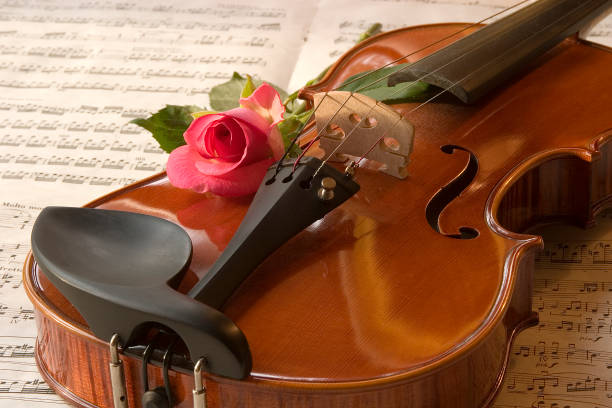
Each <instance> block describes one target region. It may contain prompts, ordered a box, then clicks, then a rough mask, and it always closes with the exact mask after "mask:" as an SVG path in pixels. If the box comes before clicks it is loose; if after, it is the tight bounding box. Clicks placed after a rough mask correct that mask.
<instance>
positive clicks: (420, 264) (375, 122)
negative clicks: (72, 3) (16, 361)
mask: <svg viewBox="0 0 612 408" xmlns="http://www.w3.org/2000/svg"><path fill="white" fill-rule="evenodd" d="M611 6H612V1H609V0H540V1H538V2H536V3H533V4H532V5H530V6H528V7H526V8H523V9H520V10H519V11H518V12H515V13H514V14H512V15H511V16H509V17H505V18H503V19H500V20H498V21H496V22H494V23H492V24H489V25H486V26H481V25H465V24H433V25H423V26H417V27H407V28H402V29H399V30H395V31H390V32H386V33H382V34H379V35H377V36H374V37H372V38H370V39H368V40H366V41H363V42H361V43H359V44H358V45H356V46H355V47H354V48H353V49H351V50H349V51H348V52H347V53H346V54H344V55H343V56H342V57H341V58H340V59H339V60H338V61H337V62H336V63H335V64H334V65H333V66H332V67H331V68H330V69H329V70H328V72H327V74H326V75H325V76H324V78H323V79H322V80H321V81H320V82H319V83H318V84H316V85H314V86H311V87H308V88H305V89H303V90H302V91H301V96H302V97H303V98H304V99H306V100H308V101H310V103H311V105H312V106H318V105H321V108H320V109H319V111H318V112H317V113H315V116H316V118H315V119H314V120H313V121H312V122H311V123H310V125H309V126H308V127H307V128H306V129H305V130H304V136H303V137H304V140H319V143H320V146H321V148H322V149H323V150H324V151H325V153H326V154H327V155H328V156H331V155H332V154H334V156H333V158H332V160H318V159H317V158H316V157H313V158H311V159H306V160H304V162H303V163H300V164H299V165H297V171H296V172H292V166H293V163H291V164H290V165H286V166H285V165H282V166H279V167H273V168H271V169H270V170H269V171H268V173H267V174H266V177H265V178H264V182H263V183H262V187H261V188H260V191H259V192H258V193H257V195H256V196H255V199H253V197H250V196H249V197H242V198H224V197H219V196H215V195H212V194H197V193H194V192H192V191H187V190H181V189H177V188H175V187H173V186H172V185H170V184H169V182H168V179H167V177H166V175H165V174H164V173H162V174H158V175H156V176H153V177H150V178H147V179H145V180H142V181H140V182H137V183H135V184H133V185H130V186H128V187H125V188H123V189H121V190H118V191H115V192H113V193H111V194H109V195H106V196H104V197H101V198H99V199H97V200H95V201H93V202H91V203H89V204H87V205H86V206H85V207H86V209H87V210H83V211H76V212H66V213H65V214H64V213H61V211H60V212H57V213H54V212H53V211H55V210H49V211H48V212H47V214H56V218H57V219H60V218H61V219H62V222H64V223H65V224H62V225H64V226H65V228H63V229H56V230H53V229H45V228H46V227H44V226H40V228H38V229H37V227H35V232H34V234H36V235H33V248H34V255H33V254H30V255H29V256H28V258H27V260H26V263H25V265H24V285H25V288H26V291H27V293H28V296H29V298H30V299H31V301H32V303H33V304H34V307H35V310H36V319H37V326H38V337H37V344H36V361H37V364H38V367H39V369H40V372H41V374H42V376H43V377H44V379H45V381H47V382H48V384H49V385H50V386H51V387H52V388H53V389H54V390H55V391H56V392H57V393H58V394H59V395H61V396H62V397H64V398H65V399H66V400H68V401H69V402H71V403H73V404H74V405H76V406H80V407H141V406H147V407H162V406H176V407H204V406H207V407H210V408H217V407H219V408H220V407H292V408H297V407H414V408H416V407H461V408H471V407H486V406H489V405H490V404H491V403H492V401H493V399H494V397H495V395H496V393H497V392H498V390H499V389H500V386H501V382H502V379H503V375H504V371H505V369H506V365H507V362H508V358H509V351H510V347H511V343H512V340H513V338H514V337H515V336H516V334H517V333H518V332H519V331H520V330H521V329H523V328H525V327H527V326H529V325H533V324H535V323H536V322H537V315H536V314H535V313H534V312H532V309H531V300H530V295H531V289H532V285H533V270H534V258H535V253H536V251H537V250H538V248H540V247H541V244H542V239H541V237H538V236H535V235H531V234H528V233H526V231H528V230H529V228H531V227H533V226H534V225H537V224H542V223H550V222H559V221H563V222H572V223H577V224H581V225H583V226H589V225H591V224H592V223H593V222H594V218H595V216H596V215H597V214H598V213H599V212H600V211H602V210H603V209H605V208H607V207H610V204H611V203H612V143H610V141H611V140H612V120H611V117H610V112H612V94H611V93H610V92H609V90H610V89H612V69H611V67H612V52H611V50H610V49H609V48H606V47H603V46H600V45H595V44H592V43H589V42H587V41H584V40H581V39H579V38H578V37H577V36H576V35H575V34H576V33H577V32H578V31H580V30H581V29H583V28H585V27H586V26H588V25H589V24H591V23H592V21H593V20H594V19H596V18H597V17H598V16H601V15H602V14H603V13H605V12H606V11H607V10H609V9H610V7H611ZM396 63H407V64H408V65H407V66H408V69H406V70H402V71H397V72H396V73H394V74H393V75H392V76H391V77H390V78H389V81H390V83H391V82H392V83H403V82H405V81H412V80H415V79H419V80H422V81H424V82H428V83H430V84H431V85H433V86H435V87H437V89H438V90H440V94H439V95H437V96H436V98H435V100H432V101H429V102H428V103H419V102H411V103H400V104H394V105H392V106H391V107H388V106H386V105H384V106H383V105H382V104H380V103H375V102H372V101H371V100H369V99H367V98H361V97H360V96H359V95H358V94H352V93H350V92H348V93H347V92H342V91H337V89H338V88H339V87H340V86H341V85H342V84H343V83H345V81H346V80H347V79H349V78H351V77H354V76H355V75H360V73H363V72H365V71H370V70H374V69H376V68H378V67H381V66H385V65H388V64H396ZM343 98H344V99H343ZM343 104H344V105H343ZM340 105H343V106H340ZM339 106H340V107H339ZM359 106H362V107H361V108H360V107H359ZM397 113H399V114H401V115H397ZM394 121H400V122H401V123H400V125H398V126H394V125H393V124H392V122H394ZM390 123H391V124H390ZM353 128H355V129H356V130H354V129H353ZM351 132H356V133H358V134H357V135H356V136H354V137H353V136H352V137H351V141H348V142H346V143H345V142H342V140H344V139H348V135H349V134H350V133H351ZM372 143H373V144H374V147H375V148H374V150H372V152H373V153H372V156H368V160H365V161H363V160H361V161H359V166H355V165H353V166H349V167H348V168H346V169H345V166H346V165H345V164H343V163H342V161H340V160H336V159H339V158H340V156H343V155H344V156H349V157H357V158H358V157H359V156H360V155H361V154H362V153H364V152H366V151H367V150H368V148H369V147H370V145H371V144H372ZM317 160H318V161H317ZM353 163H357V160H354V161H353ZM330 179H331V181H330ZM291 189H294V190H295V191H297V192H296V193H295V194H298V195H295V196H294V195H293V194H294V192H292V191H293V190H291ZM281 190H282V191H281ZM262 191H263V193H262ZM286 191H289V193H286V194H285V192H286ZM300 194H301V195H300ZM286 196H290V197H289V198H286ZM296 197H297V198H296ZM304 197H306V198H304ZM283 200H289V201H283ZM334 200H336V201H337V202H334ZM327 201H329V202H333V204H329V205H328V204H326V202H327ZM325 205H328V207H325ZM249 206H251V210H249ZM319 208H321V209H320V210H319ZM94 209H95V210H94ZM107 210H120V211H122V212H126V213H130V214H145V215H149V216H154V217H156V218H153V217H146V218H142V217H144V216H140V215H132V216H130V215H127V216H119V215H117V217H119V218H118V221H117V225H119V226H120V227H122V228H125V231H123V230H122V231H123V232H121V233H116V232H113V231H110V232H109V231H108V230H103V229H102V227H101V225H102V224H104V223H105V222H106V221H107V220H108V219H110V218H104V219H102V218H99V217H98V216H96V215H92V214H106V215H105V216H104V217H106V216H107V215H108V214H111V215H108V217H114V215H113V214H123V213H118V212H116V211H112V212H111V211H107ZM70 211H72V210H70ZM286 213H290V214H293V215H294V216H295V218H296V219H298V221H296V222H291V221H288V219H289V218H291V217H289V218H281V217H280V216H279V215H278V214H286ZM298 213H299V214H298ZM302 213H304V214H302ZM57 214H59V215H57ZM62 214H64V215H62ZM262 214H263V215H262ZM267 214H273V215H274V217H267ZM49 217H51V215H49ZM62 217H63V218H62ZM96 217H98V218H96ZM243 218H244V219H245V221H243V222H242V224H241V220H242V219H243ZM150 219H155V220H159V221H154V222H153V221H151V222H149V220H150ZM164 220H166V221H164ZM252 220H256V221H252ZM270 220H271V221H270ZM103 221H104V222H103ZM167 221H168V222H167ZM266 223H267V224H266ZM37 224H38V221H37ZM153 224H155V225H157V224H159V226H154V225H153ZM293 224H295V225H293ZM298 224H299V225H298ZM158 227H159V229H158ZM179 227H180V228H179ZM85 228H92V229H93V232H91V231H87V230H85ZM261 229H263V230H265V233H263V235H262V234H260V233H259V232H258V231H260V230H261ZM237 230H238V233H236V231H237ZM161 231H163V234H166V233H167V235H163V234H161ZM152 232H155V234H153V233H152ZM132 233H133V234H132ZM258 234H259V235H258ZM70 236H72V241H70V239H71V238H70ZM134 237H136V238H142V240H141V241H140V240H135V239H134ZM232 237H234V238H232ZM43 238H44V239H43ZM187 238H188V239H187ZM87 240H91V241H87ZM135 241H137V242H138V245H135V244H134V242H135ZM272 241H273V242H272ZM67 242H74V245H73V246H72V247H70V248H67V247H66V245H67V244H66V243H67ZM83 242H85V244H82V243H83ZM87 242H94V243H96V245H102V246H103V249H104V250H106V249H107V248H110V249H112V251H116V252H112V251H111V250H110V249H109V251H110V252H109V253H106V254H103V255H101V256H102V258H101V259H102V260H103V261H104V262H106V263H104V264H99V263H96V262H94V261H93V260H94V258H95V259H97V258H96V257H97V256H98V254H96V253H94V251H91V250H88V246H87V245H86V243H87ZM81 244H82V245H81ZM71 245H72V244H71ZM126 247H129V248H128V249H129V250H130V251H131V252H130V251H128V249H126ZM136 248H137V250H136ZM163 248H166V249H167V248H169V249H170V250H171V251H170V252H171V253H179V254H180V256H178V255H177V256H176V257H174V258H172V257H168V256H167V255H166V253H165V252H164V251H163V250H162V249H163ZM87 251H90V252H87ZM100 251H102V250H100ZM51 253H52V254H54V255H53V256H51V255H49V254H51ZM160 253H161V255H160ZM115 254H116V255H115ZM126 254H128V255H129V254H131V255H132V256H131V257H130V258H129V259H128V258H127V255H126ZM54 257H55V258H54ZM60 258H61V259H60ZM65 260H69V261H70V262H68V261H66V263H65V264H62V262H64V261H65ZM90 263H91V264H92V265H94V264H95V265H94V266H90ZM66 265H68V266H66ZM125 265H128V266H129V268H133V270H134V274H135V275H134V278H133V279H132V277H130V276H129V275H121V276H119V275H118V274H117V273H115V272H113V271H114V270H120V271H124V270H126V271H127V270H132V269H129V268H128V266H125ZM228 265H229V266H228ZM136 266H142V267H141V269H140V270H138V269H137V268H136ZM70 268H73V270H68V269H70ZM89 268H93V269H91V270H93V271H94V272H95V276H93V273H94V272H90V275H89V276H88V279H89V280H81V281H80V283H81V286H78V287H77V286H74V285H73V286H70V285H72V283H71V282H72V281H70V279H73V278H74V279H75V281H76V279H77V278H76V277H79V276H82V275H80V274H81V273H82V270H83V269H88V270H89ZM69 273H71V274H72V275H69ZM104 273H107V274H108V276H110V277H114V278H112V279H116V280H117V282H114V281H113V284H114V286H112V288H113V290H107V291H106V292H104V290H106V289H104V287H105V286H104V285H107V286H108V284H109V282H108V281H105V279H111V278H110V277H109V278H104V277H102V278H100V276H104ZM62 274H64V275H62ZM66 274H68V275H66ZM147 276H148V277H149V278H147V279H148V280H146V281H145V282H140V281H139V279H137V278H136V277H138V278H143V277H147ZM153 281H155V282H156V285H159V287H158V286H155V288H154V289H151V288H153V287H154V285H153V283H151V282H153ZM159 282H161V283H159ZM162 286H163V288H162ZM109 287H110V286H109ZM75 288H76V289H75ZM92 288H93V289H92ZM211 288H213V289H211ZM147 291H149V292H147ZM160 291H161V292H160ZM102 292H104V293H106V294H107V295H105V296H107V297H106V298H105V300H104V302H107V303H95V305H107V306H104V307H103V306H100V307H98V306H96V307H93V306H91V305H94V303H83V299H95V302H98V301H100V302H102V300H99V299H102V297H101V295H100V293H102ZM75 293H77V294H76V295H75ZM83 293H85V294H83ZM109 293H110V294H109ZM129 294H133V296H129ZM147 294H150V295H148V296H147ZM111 295H112V296H111ZM113 296H115V298H113V299H114V300H112V299H111V300H112V301H111V300H108V299H110V298H112V297H113ZM140 297H144V298H146V299H145V300H146V302H145V303H144V306H143V305H142V303H139V305H140V306H139V307H142V308H144V307H150V308H153V307H155V308H156V310H154V311H153V310H152V309H151V310H150V309H147V311H146V313H145V312H144V311H142V310H144V309H142V310H141V312H140V313H142V314H141V315H138V316H147V319H153V320H147V319H144V318H143V319H142V321H138V322H139V324H138V325H137V326H133V323H134V322H135V321H137V320H134V319H136V317H134V316H136V315H134V314H133V313H132V311H133V310H135V309H134V308H135V307H136V306H134V305H135V304H136V303H137V302H140V301H141V300H139V299H140ZM91 302H93V300H92V301H91ZM130 302H131V303H130ZM143 302H144V301H143ZM88 305H89V306H91V307H89V306H88ZM178 305H185V310H188V312H185V315H189V316H191V315H192V314H193V315H194V317H193V318H194V319H196V320H202V321H201V322H200V323H201V324H200V323H198V324H200V326H199V327H204V329H202V333H197V332H194V331H193V330H192V329H193V327H195V324H192V325H191V323H190V321H188V320H189V319H186V318H184V317H185V316H181V315H180V314H181V313H180V310H182V309H180V307H179V306H178ZM181 307H182V306H181ZM198 308H199V309H198ZM175 309H176V310H178V311H179V312H176V313H175V312H174V310H175ZM114 310H120V311H121V312H115V313H111V312H112V311H114ZM198 310H201V311H202V315H201V316H200V315H198V314H197V313H196V312H194V311H198ZM123 311H125V312H123ZM192 312H193V313H192ZM155 313H158V314H159V316H160V317H159V318H157V319H154V318H153V317H151V316H155ZM172 313H175V314H173V315H172V316H171V317H172V319H171V318H170V317H168V316H170V315H171V314H172ZM126 322H129V323H130V324H127V323H126ZM147 323H151V324H147ZM124 326H125V327H124ZM112 333H119V334H118V335H116V336H111V334H112ZM182 333H185V334H184V336H182ZM198 336H199V337H198ZM201 349H202V350H203V351H201ZM213 349H214V350H215V352H212V351H211V350H213ZM145 394H146V398H145Z"/></svg>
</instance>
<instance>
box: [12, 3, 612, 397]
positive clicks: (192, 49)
mask: <svg viewBox="0 0 612 408" xmlns="http://www.w3.org/2000/svg"><path fill="white" fill-rule="evenodd" d="M358 3H359V6H358V7H356V3H355V1H352V2H351V3H350V7H349V3H348V1H346V0H338V1H332V0H321V1H319V2H299V3H298V2H287V1H286V0H259V1H258V2H256V3H254V2H250V1H247V0H231V1H223V0H216V1H215V0H213V1H206V2H203V1H198V0H183V1H181V2H179V3H176V2H168V1H160V0H147V1H143V0H134V1H131V2H124V1H119V0H98V1H95V0H77V1H72V2H65V1H62V0H39V1H36V0H0V190H1V191H2V196H1V199H0V406H9V405H10V406H11V407H15V408H21V407H46V406H49V407H51V406H58V405H59V406H63V405H65V403H64V402H63V400H61V399H60V398H59V397H58V396H56V395H54V394H53V393H52V392H51V391H50V389H49V387H48V386H47V385H46V384H45V383H44V381H42V379H41V377H40V375H39V374H38V373H37V370H36V366H35V363H34V359H33V354H32V353H33V347H34V341H35V335H36V330H35V325H34V321H33V311H32V305H31V304H30V303H29V302H28V300H27V298H26V296H25V294H24V292H23V288H22V283H21V268H22V265H23V261H24V259H25V256H26V254H27V251H28V249H29V237H30V231H31V227H32V223H33V221H34V220H35V218H36V216H37V215H38V213H39V212H40V210H41V209H42V208H43V207H45V206H48V205H75V206H79V205H82V204H83V203H85V202H88V201H90V200H92V199H94V198H96V197H98V196H100V195H102V194H106V193H108V192H110V191H112V190H115V189H117V188H120V187H122V186H124V185H126V184H129V183H132V182H133V181H136V180H139V179H142V178H144V177H146V176H149V175H151V174H153V173H155V172H158V171H160V170H162V169H163V167H164V165H165V162H166V159H167V155H166V154H165V153H163V152H162V151H161V150H160V149H159V148H158V147H157V144H156V142H155V141H154V140H153V139H152V138H151V136H150V135H149V134H148V133H147V132H145V131H143V130H141V129H140V128H138V127H136V126H134V125H130V124H128V122H129V121H130V120H131V119H133V118H136V117H143V116H146V115H147V114H149V113H150V112H153V111H156V110H158V109H159V108H161V107H163V106H164V105H165V104H196V105H199V106H203V107H206V106H207V105H208V96H207V94H208V91H209V90H210V87H212V86H214V85H216V84H218V83H220V82H223V81H224V80H225V79H227V78H229V77H230V75H231V73H232V71H239V72H242V73H249V74H254V75H258V76H260V77H262V78H265V79H267V80H269V81H272V82H274V83H275V84H277V85H279V86H281V87H283V88H288V90H290V91H293V90H295V89H297V88H299V87H301V86H302V85H303V84H304V83H305V82H306V81H307V80H309V79H311V78H312V77H314V76H316V75H317V74H318V73H319V72H320V71H321V70H322V69H323V68H325V67H326V66H327V65H328V64H330V63H331V62H333V61H334V60H335V59H336V58H337V56H338V55H340V54H341V53H342V52H344V51H345V50H347V49H348V48H350V47H351V46H352V45H353V44H354V42H355V40H356V39H357V37H358V36H359V34H361V32H363V31H364V30H365V29H366V28H367V27H368V26H369V25H370V24H372V23H374V22H381V23H383V24H384V29H385V30H388V29H392V28H398V27H400V26H403V25H414V24H422V23H430V22H437V21H475V20H477V19H479V18H482V17H484V16H487V15H489V14H491V12H495V11H499V10H500V9H501V7H504V6H507V5H509V4H510V3H511V2H510V1H506V0H488V1H478V2H475V1H455V0H439V1H434V0H420V1H414V0H410V1H408V0H406V1H396V0H394V1H387V0H360V1H359V2H358ZM364 10H367V15H364ZM339 16H341V17H339ZM607 21H609V19H608V20H607ZM604 23H605V21H604ZM598 27H604V28H602V29H599V31H596V32H597V33H598V34H597V36H598V37H600V38H604V39H605V38H609V37H610V29H609V27H610V24H607V25H605V24H604V25H601V24H600V25H599V26H598ZM279 61H280V62H279ZM545 279H552V277H549V278H545ZM589 279H590V278H589ZM601 279H603V278H601ZM575 281H576V282H579V283H577V284H571V285H574V286H575V285H579V284H580V282H581V278H576V279H575ZM609 281H612V279H610V278H608V280H605V279H603V280H602V281H601V282H603V284H604V285H605V284H607V283H606V282H609ZM543 282H544V283H543V285H544V287H547V286H546V285H547V283H546V282H545V281H543ZM591 283H592V282H591ZM549 285H553V283H549ZM559 285H560V287H566V286H567V287H570V286H571V285H570V284H569V283H562V282H559ZM564 285H565V286H564ZM568 285H569V286H568ZM603 287H604V286H602V288H603ZM591 292H593V291H591ZM591 292H589V293H591ZM601 293H603V289H602V292H601ZM540 296H544V295H540ZM569 296H573V295H569ZM580 301H581V302H585V303H584V306H582V303H580V305H581V307H584V308H586V309H585V310H590V309H592V308H593V307H594V306H593V305H594V304H596V307H597V308H598V309H600V308H602V306H601V304H602V303H605V300H593V299H590V298H589V299H580ZM551 302H553V300H550V299H548V300H545V299H543V300H542V301H541V302H540V304H541V305H542V307H544V308H546V310H548V309H553V308H554V307H553V305H554V303H551ZM563 302H565V303H563ZM563 302H561V303H557V304H556V306H555V307H556V309H557V310H560V309H562V308H563V307H567V302H566V301H565V300H564V301H563ZM587 302H588V304H587ZM592 302H595V303H592ZM536 303H537V302H536ZM570 305H571V306H572V307H576V304H570ZM603 307H605V306H603ZM601 310H603V309H601ZM585 313H587V314H589V313H590V314H591V315H592V314H593V313H594V312H585ZM591 315H589V316H587V317H589V318H592V319H599V317H597V318H596V317H595V316H594V315H593V316H591ZM568 319H569V318H567V317H566V316H564V317H560V316H557V315H551V316H547V317H546V319H543V321H545V322H551V324H552V326H549V328H554V325H555V324H561V327H562V329H560V330H557V331H561V332H563V334H564V335H565V333H566V332H568V333H570V334H571V333H573V334H574V335H579V336H581V335H583V334H584V335H593V333H590V332H589V331H592V330H595V329H594V328H593V327H595V326H593V324H590V325H589V324H587V321H586V318H585V320H584V321H571V322H572V325H571V329H575V330H574V331H572V330H568V328H569V326H570V325H569V322H570V320H568ZM593 321H595V320H593ZM559 322H560V323H559ZM564 322H565V323H564ZM599 324H600V323H599V320H597V324H596V326H597V328H598V330H599ZM602 324H603V323H602ZM552 330H553V329H551V330H549V332H550V335H551V336H554V334H552V333H554V331H552ZM581 330H582V331H584V333H582V332H581ZM600 330H604V329H603V328H601V329H600ZM539 332H542V333H545V332H548V330H547V329H544V328H542V329H540V330H539ZM564 338H565V337H564ZM546 341H547V343H546V347H547V348H546V350H553V347H557V353H562V352H563V351H562V350H569V349H570V347H574V346H575V347H583V348H584V347H586V346H582V345H580V346H578V344H577V343H572V341H573V340H567V341H565V340H563V341H560V342H559V344H558V345H553V343H552V342H551V340H546ZM598 341H601V340H598ZM572 344H574V346H572ZM598 344H601V343H598ZM598 344H596V345H595V346H597V345H598ZM527 346H529V344H528V343H525V347H527ZM532 346H533V347H534V348H533V350H534V353H539V351H540V350H541V349H542V345H540V344H539V343H534V344H533V345H532ZM595 346H593V347H591V348H588V349H585V350H587V351H588V354H587V355H588V358H590V360H592V361H595V362H597V363H602V364H603V363H605V361H604V360H605V359H606V358H607V354H605V353H603V352H601V353H599V354H597V355H594V354H593V353H595V351H594V350H599V349H598V348H597V347H595ZM537 347H539V348H537ZM536 348H537V351H536ZM600 349H601V347H600ZM580 350H582V349H580ZM572 351H573V350H572ZM547 352H548V351H547ZM524 353H527V355H528V357H522V355H523V354H524ZM550 353H552V351H550ZM566 353H567V352H566ZM580 353H582V351H580V352H578V351H577V352H576V356H579V355H582V354H580ZM538 355H539V354H538ZM517 356H520V358H519V357H516V358H515V359H517V361H519V360H520V361H531V360H530V356H531V354H529V351H525V350H523V349H519V354H518V355H517ZM572 356H573V355H572ZM576 358H578V357H576ZM521 359H523V360H521ZM608 364H609V362H608ZM531 368H532V367H531V366H529V365H528V366H526V367H521V368H519V369H517V371H516V373H517V374H515V376H518V373H527V374H525V375H529V374H528V373H530V372H531V373H533V372H534V371H533V370H532V371H530V369H531ZM548 370H551V371H550V372H551V373H552V372H555V371H552V370H553V368H550V369H548ZM536 371H537V370H536ZM594 371H595V370H594ZM536 374H537V376H538V378H540V377H542V376H543V375H542V374H540V373H537V372H536ZM557 374H558V375H561V374H559V373H557ZM521 375H523V374H521ZM531 375H535V374H531ZM550 375H553V374H550ZM561 376H562V377H563V378H559V379H558V381H560V382H561V383H562V384H566V383H568V381H570V380H567V378H570V379H571V378H573V377H572V376H571V375H569V374H567V375H566V374H563V375H561ZM525 378H527V377H520V378H519V377H517V384H523V383H525V381H528V379H525ZM601 378H604V377H601ZM534 381H535V380H534ZM538 381H541V380H537V381H536V382H538ZM543 381H544V382H547V380H546V379H545V380H543ZM563 381H565V382H563ZM577 381H578V380H577ZM585 381H587V378H585V379H584V381H583V382H585ZM598 381H599V382H597V381H596V380H595V377H593V379H592V380H591V381H590V382H589V387H590V384H591V382H596V384H597V386H598V387H599V388H601V380H598ZM548 382H550V381H548ZM566 385H567V384H566ZM604 386H605V384H604ZM577 387H578V388H580V387H582V385H579V386H577ZM570 388H571V387H570ZM580 392H582V393H584V391H580ZM504 395H506V394H505V392H504V394H502V396H504ZM513 395H514V394H513ZM500 400H502V397H500ZM503 401H506V400H503ZM547 406H548V405H547Z"/></svg>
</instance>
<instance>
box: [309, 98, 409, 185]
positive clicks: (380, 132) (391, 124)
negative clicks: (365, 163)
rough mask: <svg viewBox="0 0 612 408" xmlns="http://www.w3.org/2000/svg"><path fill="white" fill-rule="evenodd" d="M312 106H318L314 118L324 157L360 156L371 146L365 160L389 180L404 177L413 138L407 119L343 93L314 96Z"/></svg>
mask: <svg viewBox="0 0 612 408" xmlns="http://www.w3.org/2000/svg"><path fill="white" fill-rule="evenodd" d="M319 104H320V105H319ZM314 105H315V106H319V108H318V109H317V111H316V113H315V117H316V123H317V131H318V134H319V135H320V147H321V149H323V150H324V151H325V154H326V156H327V155H330V154H331V153H332V152H334V156H333V157H332V158H331V159H332V160H344V159H345V158H346V155H348V156H354V157H361V156H362V155H363V154H365V153H366V152H368V150H370V148H371V147H372V146H373V145H374V144H375V146H374V148H372V150H371V151H369V152H368V154H367V156H366V158H367V159H369V160H373V161H376V162H379V163H381V164H382V165H383V166H382V167H381V168H380V170H381V171H382V172H384V173H386V174H389V175H391V176H393V177H397V178H400V179H404V178H406V177H407V176H408V171H407V169H406V167H407V166H408V157H409V155H410V153H411V152H412V142H413V139H414V126H412V124H411V123H410V122H409V121H408V120H406V119H405V118H404V117H402V116H401V115H400V114H398V113H397V112H396V111H394V110H393V109H391V108H390V107H389V106H387V105H385V104H384V103H382V102H378V101H376V100H375V99H372V98H370V97H368V96H365V95H362V94H357V93H352V92H346V91H332V92H327V93H325V92H321V93H317V94H315V95H314ZM381 136H383V137H382V139H381ZM379 139H381V140H380V141H379ZM338 146H340V147H339V148H338ZM336 149H337V150H336Z"/></svg>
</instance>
